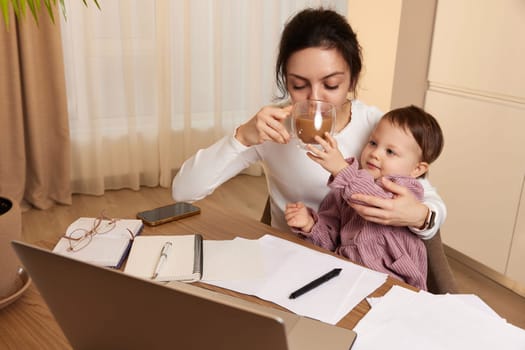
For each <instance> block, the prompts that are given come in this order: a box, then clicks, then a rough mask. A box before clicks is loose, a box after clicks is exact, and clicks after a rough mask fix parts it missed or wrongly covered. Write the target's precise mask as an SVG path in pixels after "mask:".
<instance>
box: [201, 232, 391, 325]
mask: <svg viewBox="0 0 525 350" xmlns="http://www.w3.org/2000/svg"><path fill="white" fill-rule="evenodd" d="M257 243H258V245H259V251H260V256H261V259H262V265H263V269H262V270H261V271H257V273H255V274H254V275H253V276H252V278H242V279H236V280H234V279H227V280H212V279H210V277H211V276H207V275H206V269H207V268H206V266H207V254H208V253H207V250H206V246H205V249H204V252H205V253H204V277H203V280H202V282H206V283H208V284H213V285H216V286H219V287H222V288H227V289H231V290H234V291H237V292H241V293H245V294H250V295H255V296H257V297H259V298H262V299H265V300H269V301H272V302H274V303H276V304H278V305H281V306H283V307H285V308H287V309H289V310H291V311H293V312H295V313H296V314H299V315H302V316H308V317H311V318H315V319H318V320H320V321H323V322H326V323H330V324H336V323H337V322H339V321H340V320H341V319H342V318H343V317H344V316H345V315H346V314H347V313H348V312H350V311H351V310H352V309H353V308H354V307H355V306H356V305H357V304H358V303H359V302H360V301H361V300H363V299H364V298H366V297H367V296H368V295H369V294H370V293H372V292H373V291H374V290H376V289H377V288H378V287H379V286H381V285H382V284H383V283H384V282H385V280H386V278H387V275H386V274H383V273H379V272H376V271H372V270H369V269H367V268H364V267H361V266H359V265H356V264H353V263H351V262H350V261H348V260H342V259H339V258H337V257H334V256H331V255H328V254H323V253H320V252H318V251H316V250H313V249H309V248H306V247H304V246H302V245H299V244H295V243H292V242H289V241H287V240H284V239H280V238H277V237H274V236H270V235H266V236H264V237H262V238H260V239H259V240H258V241H257ZM247 260H251V259H247ZM334 268H342V269H343V270H342V272H341V274H340V275H339V276H337V277H335V278H333V279H331V280H330V281H328V282H326V283H324V284H323V285H321V286H319V287H317V288H315V289H313V290H311V291H310V292H308V293H306V294H303V295H301V296H300V297H298V298H296V299H290V298H289V296H290V294H291V293H292V292H294V291H295V290H297V289H298V288H300V287H302V286H304V285H305V284H307V283H308V282H311V281H312V280H314V279H316V278H317V277H319V276H321V275H323V274H325V273H326V272H328V271H330V270H332V269H334Z"/></svg>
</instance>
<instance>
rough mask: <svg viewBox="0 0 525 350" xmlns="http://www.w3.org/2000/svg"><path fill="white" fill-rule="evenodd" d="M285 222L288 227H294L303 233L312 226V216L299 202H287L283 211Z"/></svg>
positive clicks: (308, 230)
mask: <svg viewBox="0 0 525 350" xmlns="http://www.w3.org/2000/svg"><path fill="white" fill-rule="evenodd" d="M284 217H285V218H286V223H287V224H288V226H290V227H296V228H298V229H300V230H301V231H303V233H310V231H311V230H312V227H313V226H314V218H313V217H312V216H311V215H310V214H309V213H308V209H307V208H306V207H305V205H304V204H303V203H301V202H297V203H288V204H287V205H286V209H285V211H284Z"/></svg>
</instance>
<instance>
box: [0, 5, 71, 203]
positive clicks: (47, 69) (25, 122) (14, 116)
mask: <svg viewBox="0 0 525 350" xmlns="http://www.w3.org/2000/svg"><path fill="white" fill-rule="evenodd" d="M59 16H60V13H59V12H58V11H57V10H55V18H58V17H59ZM10 18H11V21H10V25H9V28H8V29H6V26H5V23H4V21H3V19H2V20H0V195H2V196H7V197H10V198H12V199H13V200H15V201H17V202H20V203H21V204H22V205H33V206H35V207H37V208H41V209H45V208H49V207H50V206H52V205H53V204H54V203H63V204H70V203H71V188H70V164H71V159H70V158H71V157H70V142H69V125H68V116H67V105H66V101H67V100H66V95H65V78H64V69H63V56H62V47H61V39H60V23H59V21H56V23H55V24H53V23H52V22H51V20H50V19H49V16H48V15H47V13H45V9H42V12H41V16H40V18H39V23H38V25H37V24H36V23H35V21H34V20H33V18H32V17H31V16H29V15H28V16H27V17H26V18H24V19H22V20H21V21H17V20H15V18H14V16H13V13H11V17H10Z"/></svg>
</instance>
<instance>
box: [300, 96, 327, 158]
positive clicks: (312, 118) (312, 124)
mask: <svg viewBox="0 0 525 350" xmlns="http://www.w3.org/2000/svg"><path fill="white" fill-rule="evenodd" d="M335 116H336V111H335V106H334V105H333V104H331V103H328V102H324V101H318V100H305V101H300V102H296V103H295V104H294V105H293V108H292V113H291V118H292V123H291V124H292V135H293V136H295V137H297V138H298V139H299V143H300V145H301V147H302V148H306V147H305V146H306V145H307V144H310V145H318V143H317V141H315V136H316V135H317V136H319V137H321V138H322V137H323V136H324V133H325V132H328V133H329V134H330V135H333V132H334V127H335Z"/></svg>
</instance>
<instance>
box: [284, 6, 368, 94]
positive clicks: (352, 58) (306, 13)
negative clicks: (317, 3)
mask: <svg viewBox="0 0 525 350" xmlns="http://www.w3.org/2000/svg"><path fill="white" fill-rule="evenodd" d="M309 47H322V48H326V49H332V48H335V49H336V50H338V51H339V52H340V53H341V55H342V56H343V58H344V60H345V61H346V63H347V64H348V67H349V69H350V91H354V90H355V88H356V86H357V82H358V80H359V74H360V73H361V47H360V46H359V43H358V42H357V37H356V34H355V33H354V31H353V30H352V27H350V24H348V22H347V21H346V19H345V18H344V17H343V16H342V15H340V14H338V13H337V12H335V11H333V10H328V9H324V8H322V7H320V8H316V9H313V8H308V9H305V10H302V11H301V12H299V13H298V14H296V15H295V16H294V17H292V18H291V20H290V21H288V23H287V24H286V25H285V27H284V30H283V33H282V36H281V43H280V45H279V54H278V56H277V62H276V65H275V76H276V81H277V87H278V88H279V91H280V93H281V96H278V98H284V97H286V96H287V95H288V90H287V89H286V74H287V71H286V63H287V62H288V59H289V58H290V56H291V55H292V54H293V53H295V52H297V51H299V50H302V49H306V48H309Z"/></svg>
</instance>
